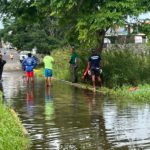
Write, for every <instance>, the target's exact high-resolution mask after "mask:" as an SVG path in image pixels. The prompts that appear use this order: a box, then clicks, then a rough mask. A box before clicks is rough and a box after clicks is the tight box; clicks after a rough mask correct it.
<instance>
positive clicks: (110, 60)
mask: <svg viewBox="0 0 150 150" xmlns="http://www.w3.org/2000/svg"><path fill="white" fill-rule="evenodd" d="M77 52H78V54H79V58H80V59H79V67H78V77H79V83H80V84H81V85H83V86H85V87H87V86H88V87H89V88H91V87H92V85H91V81H86V82H85V81H83V80H82V75H83V73H84V70H85V68H86V66H87V60H88V56H89V55H90V50H80V49H78V50H77ZM70 54H71V51H70V49H69V47H68V48H62V49H57V50H54V51H53V52H52V56H53V57H54V59H55V64H54V77H55V78H57V79H60V80H67V81H71V75H70V68H69V63H68V62H69V58H70ZM102 59H103V68H102V69H103V80H104V85H103V87H102V88H101V89H99V90H100V91H102V92H105V93H106V92H107V93H109V94H113V95H115V96H118V97H122V98H123V97H124V98H126V99H132V100H138V101H140V100H141V101H148V100H150V99H149V97H150V72H149V70H150V57H149V53H146V54H145V53H143V54H142V53H135V52H133V51H128V50H113V51H103V53H102ZM37 75H39V76H43V67H41V71H37Z"/></svg>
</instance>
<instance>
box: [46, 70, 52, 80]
mask: <svg viewBox="0 0 150 150" xmlns="http://www.w3.org/2000/svg"><path fill="white" fill-rule="evenodd" d="M52 75H53V71H52V69H45V77H46V78H48V77H52Z"/></svg>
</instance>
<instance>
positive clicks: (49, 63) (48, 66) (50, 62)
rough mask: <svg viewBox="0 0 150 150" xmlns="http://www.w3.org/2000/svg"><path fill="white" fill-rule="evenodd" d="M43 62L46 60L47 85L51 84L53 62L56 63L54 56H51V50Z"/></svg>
mask: <svg viewBox="0 0 150 150" xmlns="http://www.w3.org/2000/svg"><path fill="white" fill-rule="evenodd" d="M43 62H44V74H45V84H46V86H50V85H51V80H52V76H53V63H54V58H53V57H52V56H51V53H50V52H47V54H46V56H45V57H44V58H43Z"/></svg>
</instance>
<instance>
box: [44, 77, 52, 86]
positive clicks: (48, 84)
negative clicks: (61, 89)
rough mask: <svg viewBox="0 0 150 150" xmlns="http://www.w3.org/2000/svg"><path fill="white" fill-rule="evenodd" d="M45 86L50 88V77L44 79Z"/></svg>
mask: <svg viewBox="0 0 150 150" xmlns="http://www.w3.org/2000/svg"><path fill="white" fill-rule="evenodd" d="M45 85H46V86H51V77H47V78H45Z"/></svg>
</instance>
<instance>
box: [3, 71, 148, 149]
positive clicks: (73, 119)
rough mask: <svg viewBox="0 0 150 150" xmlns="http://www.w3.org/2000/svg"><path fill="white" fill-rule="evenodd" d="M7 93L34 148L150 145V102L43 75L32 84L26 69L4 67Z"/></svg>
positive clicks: (143, 147) (93, 147) (120, 147)
mask: <svg viewBox="0 0 150 150" xmlns="http://www.w3.org/2000/svg"><path fill="white" fill-rule="evenodd" d="M3 80H4V81H3V83H2V85H1V88H2V90H3V92H4V99H5V103H6V104H7V105H10V106H11V107H13V108H14V110H15V111H16V112H17V113H18V116H19V117H20V118H21V121H22V123H23V125H24V126H25V128H26V129H27V131H28V133H29V135H30V139H31V142H32V145H31V148H30V149H31V150H150V105H149V104H145V103H143V104H138V103H131V102H128V103H122V102H121V100H119V99H118V100H116V99H114V98H111V97H109V96H107V95H103V94H100V93H95V94H94V93H93V92H92V91H89V90H84V89H80V88H76V87H73V86H71V85H69V84H67V83H65V82H61V81H54V82H53V86H52V87H51V88H45V85H44V80H43V78H40V79H35V85H34V87H32V86H27V84H26V82H25V78H24V75H23V73H22V72H21V71H17V72H16V71H14V72H13V71H11V72H8V71H6V72H4V74H3Z"/></svg>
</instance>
